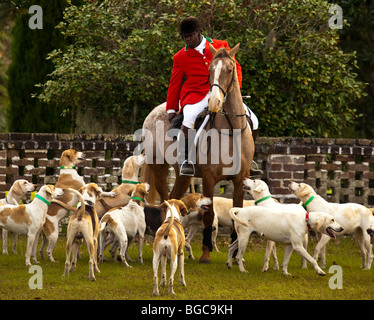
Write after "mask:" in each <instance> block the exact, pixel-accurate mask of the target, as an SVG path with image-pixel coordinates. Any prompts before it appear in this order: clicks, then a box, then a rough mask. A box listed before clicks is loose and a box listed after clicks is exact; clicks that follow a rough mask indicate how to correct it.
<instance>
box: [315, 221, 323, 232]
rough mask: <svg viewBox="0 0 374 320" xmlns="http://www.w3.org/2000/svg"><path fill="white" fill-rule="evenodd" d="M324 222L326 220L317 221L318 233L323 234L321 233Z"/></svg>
mask: <svg viewBox="0 0 374 320" xmlns="http://www.w3.org/2000/svg"><path fill="white" fill-rule="evenodd" d="M324 221H325V219H324V218H319V219H318V220H317V221H316V231H317V232H319V233H322V232H321V231H322V230H323V225H324Z"/></svg>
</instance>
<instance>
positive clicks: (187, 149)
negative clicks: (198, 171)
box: [179, 126, 195, 177]
mask: <svg viewBox="0 0 374 320" xmlns="http://www.w3.org/2000/svg"><path fill="white" fill-rule="evenodd" d="M182 131H183V133H184V150H183V149H182V144H181V143H180V144H179V146H180V147H181V148H180V151H179V152H180V156H181V157H182V156H183V155H184V157H183V159H182V161H180V162H179V164H180V165H179V174H180V175H181V176H191V177H193V176H194V175H195V167H194V164H193V162H192V161H191V158H192V154H191V152H192V151H193V150H192V149H193V148H194V144H193V139H192V138H193V135H192V134H191V137H189V131H190V130H189V129H188V128H186V127H183V126H182ZM189 138H190V139H189ZM180 139H181V140H182V139H183V137H180ZM189 140H190V141H189ZM183 151H184V153H183ZM189 157H190V159H189Z"/></svg>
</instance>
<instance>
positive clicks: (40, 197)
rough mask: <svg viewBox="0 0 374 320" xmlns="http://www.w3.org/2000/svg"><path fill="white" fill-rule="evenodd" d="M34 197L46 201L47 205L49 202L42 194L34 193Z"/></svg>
mask: <svg viewBox="0 0 374 320" xmlns="http://www.w3.org/2000/svg"><path fill="white" fill-rule="evenodd" d="M35 198H38V199H39V200H42V201H43V202H44V203H46V204H47V205H48V206H49V205H50V204H51V203H50V202H49V201H48V200H46V199H44V198H43V197H42V196H40V195H38V194H37V195H36V196H35Z"/></svg>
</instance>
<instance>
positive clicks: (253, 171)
mask: <svg viewBox="0 0 374 320" xmlns="http://www.w3.org/2000/svg"><path fill="white" fill-rule="evenodd" d="M252 168H253V169H252ZM263 174H264V172H263V171H262V170H261V169H259V167H258V164H257V163H256V162H255V161H254V160H253V161H252V166H251V171H250V174H249V177H250V178H255V179H256V178H261V176H262V175H263Z"/></svg>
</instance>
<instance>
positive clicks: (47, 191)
mask: <svg viewBox="0 0 374 320" xmlns="http://www.w3.org/2000/svg"><path fill="white" fill-rule="evenodd" d="M54 190H55V186H53V185H50V184H49V185H47V188H45V192H46V193H47V194H48V195H49V196H50V197H52V196H53V191H54Z"/></svg>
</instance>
